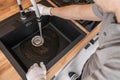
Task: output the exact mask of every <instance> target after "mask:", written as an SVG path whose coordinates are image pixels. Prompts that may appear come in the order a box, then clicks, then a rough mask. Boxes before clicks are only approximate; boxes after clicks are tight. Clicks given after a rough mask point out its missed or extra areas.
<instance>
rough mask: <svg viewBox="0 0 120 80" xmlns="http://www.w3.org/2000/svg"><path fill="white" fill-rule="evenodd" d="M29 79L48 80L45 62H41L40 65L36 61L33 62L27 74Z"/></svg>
mask: <svg viewBox="0 0 120 80" xmlns="http://www.w3.org/2000/svg"><path fill="white" fill-rule="evenodd" d="M26 78H27V80H46V67H45V65H44V63H43V62H40V66H39V65H38V64H37V63H35V64H33V65H32V66H31V67H30V68H29V70H28V72H27V74H26Z"/></svg>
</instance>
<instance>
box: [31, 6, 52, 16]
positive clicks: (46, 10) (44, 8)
mask: <svg viewBox="0 0 120 80" xmlns="http://www.w3.org/2000/svg"><path fill="white" fill-rule="evenodd" d="M37 6H38V9H39V11H40V14H41V15H52V14H51V9H52V7H47V6H44V5H42V4H37ZM29 10H30V11H35V9H34V7H29Z"/></svg>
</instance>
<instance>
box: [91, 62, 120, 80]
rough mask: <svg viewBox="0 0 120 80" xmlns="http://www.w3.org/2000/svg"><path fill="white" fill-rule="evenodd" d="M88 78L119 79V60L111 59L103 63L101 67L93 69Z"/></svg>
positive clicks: (95, 79)
mask: <svg viewBox="0 0 120 80" xmlns="http://www.w3.org/2000/svg"><path fill="white" fill-rule="evenodd" d="M89 80H120V62H119V61H116V60H112V62H111V63H107V64H105V65H104V67H103V68H101V69H99V70H97V71H95V72H94V73H93V74H92V75H91V76H90V77H89Z"/></svg>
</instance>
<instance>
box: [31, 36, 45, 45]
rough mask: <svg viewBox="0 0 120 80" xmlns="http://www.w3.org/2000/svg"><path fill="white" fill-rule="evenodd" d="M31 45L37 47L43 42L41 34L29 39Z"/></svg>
mask: <svg viewBox="0 0 120 80" xmlns="http://www.w3.org/2000/svg"><path fill="white" fill-rule="evenodd" d="M31 43H32V45H33V46H36V47H39V46H42V45H43V43H44V39H43V38H42V37H41V36H34V37H33V38H32V40H31Z"/></svg>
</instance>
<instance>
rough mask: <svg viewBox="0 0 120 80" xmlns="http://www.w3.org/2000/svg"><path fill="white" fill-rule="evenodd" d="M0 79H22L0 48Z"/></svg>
mask: <svg viewBox="0 0 120 80" xmlns="http://www.w3.org/2000/svg"><path fill="white" fill-rule="evenodd" d="M0 80H22V78H21V77H20V76H19V74H18V73H17V72H16V70H15V69H14V68H13V67H12V65H11V64H10V62H9V61H8V59H7V58H6V57H5V56H4V55H3V53H2V52H1V50H0Z"/></svg>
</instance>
